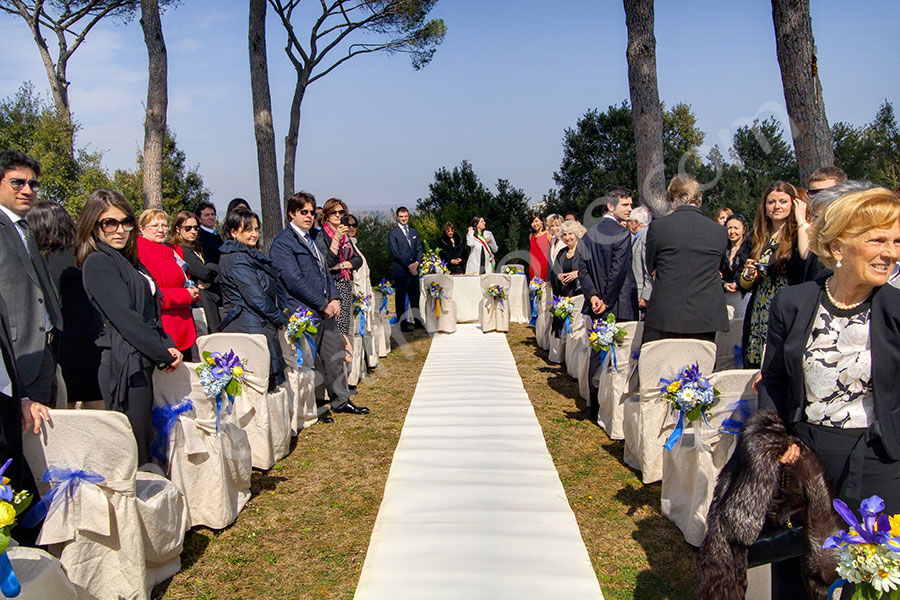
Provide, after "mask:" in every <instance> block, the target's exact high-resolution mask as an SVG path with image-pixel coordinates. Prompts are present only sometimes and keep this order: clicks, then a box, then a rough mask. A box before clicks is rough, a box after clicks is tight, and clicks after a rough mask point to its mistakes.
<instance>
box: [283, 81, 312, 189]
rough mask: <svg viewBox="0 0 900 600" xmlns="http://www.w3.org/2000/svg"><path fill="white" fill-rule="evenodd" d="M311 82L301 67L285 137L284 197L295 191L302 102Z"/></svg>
mask: <svg viewBox="0 0 900 600" xmlns="http://www.w3.org/2000/svg"><path fill="white" fill-rule="evenodd" d="M308 82H309V73H307V72H306V70H304V69H301V70H298V71H297V87H295V88H294V99H293V101H292V102H291V121H290V124H289V126H288V133H287V135H286V136H285V137H284V197H285V198H286V199H287V198H290V197H291V195H293V193H294V170H295V169H296V167H297V138H298V137H299V135H300V104H302V103H303V95H304V94H305V93H306V86H307V85H308Z"/></svg>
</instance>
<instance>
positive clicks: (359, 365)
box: [347, 309, 369, 385]
mask: <svg viewBox="0 0 900 600" xmlns="http://www.w3.org/2000/svg"><path fill="white" fill-rule="evenodd" d="M368 321H369V316H368V315H366V327H365V328H364V330H363V333H364V334H365V329H368V326H369V322H368ZM361 323H362V317H361V316H360V315H357V314H356V309H354V311H353V320H352V321H351V322H350V337H349V340H350V348H351V351H352V352H353V360H351V361H350V363H349V364H347V384H348V385H357V384H358V383H359V382H360V381H362V380H363V379H364V378H365V377H366V375H367V373H368V371H367V369H366V356H365V352H366V351H365V347H364V345H363V338H364V337H365V335H362V336H361V335H359V330H360V324H361Z"/></svg>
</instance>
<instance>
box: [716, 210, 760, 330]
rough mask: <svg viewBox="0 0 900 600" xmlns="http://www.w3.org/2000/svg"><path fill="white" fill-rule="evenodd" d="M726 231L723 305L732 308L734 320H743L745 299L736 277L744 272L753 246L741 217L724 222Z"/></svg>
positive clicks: (729, 218) (729, 217)
mask: <svg viewBox="0 0 900 600" xmlns="http://www.w3.org/2000/svg"><path fill="white" fill-rule="evenodd" d="M725 229H726V230H727V231H728V251H727V252H726V253H725V264H723V265H722V287H724V288H725V304H727V305H728V306H731V307H733V308H734V317H733V318H735V319H743V318H744V312H745V311H746V309H747V298H745V296H744V291H743V290H742V289H740V288H739V287H738V277H740V276H741V271H743V270H744V263H745V262H747V259H748V258H750V252H752V251H753V246H752V245H751V244H750V238H749V237H748V236H747V223H746V221H744V217H743V216H742V215H730V216H728V218H727V219H726V220H725Z"/></svg>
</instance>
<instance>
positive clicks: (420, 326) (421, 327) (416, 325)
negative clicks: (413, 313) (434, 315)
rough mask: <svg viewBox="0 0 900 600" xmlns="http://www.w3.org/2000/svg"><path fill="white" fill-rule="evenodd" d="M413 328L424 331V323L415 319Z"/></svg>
mask: <svg viewBox="0 0 900 600" xmlns="http://www.w3.org/2000/svg"><path fill="white" fill-rule="evenodd" d="M415 328H416V329H425V323H424V322H422V321H419V320H418V319H416V324H415Z"/></svg>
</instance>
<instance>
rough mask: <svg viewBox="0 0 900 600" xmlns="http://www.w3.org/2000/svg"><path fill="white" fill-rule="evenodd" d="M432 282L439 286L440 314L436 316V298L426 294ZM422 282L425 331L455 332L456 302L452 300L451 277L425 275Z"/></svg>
mask: <svg viewBox="0 0 900 600" xmlns="http://www.w3.org/2000/svg"><path fill="white" fill-rule="evenodd" d="M432 283H436V284H438V285H439V286H441V290H442V294H443V295H442V296H441V316H440V317H438V316H437V299H436V298H432V297H431V296H429V295H428V288H429V286H431V284H432ZM422 284H423V286H424V289H425V290H426V293H425V331H426V332H428V333H436V332H438V331H440V332H441V333H455V332H456V302H454V301H453V277H451V276H450V275H426V276H425V277H424V278H423V281H422Z"/></svg>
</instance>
